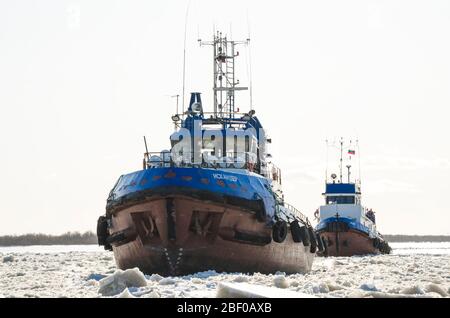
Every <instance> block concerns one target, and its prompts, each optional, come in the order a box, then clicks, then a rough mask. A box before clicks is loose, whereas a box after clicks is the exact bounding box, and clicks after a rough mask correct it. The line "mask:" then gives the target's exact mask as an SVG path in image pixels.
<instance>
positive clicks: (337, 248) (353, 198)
mask: <svg viewBox="0 0 450 318" xmlns="http://www.w3.org/2000/svg"><path fill="white" fill-rule="evenodd" d="M339 143H340V176H339V179H338V176H337V175H336V174H335V173H333V174H331V180H329V179H328V175H327V177H326V181H325V192H324V193H323V196H324V197H325V204H324V205H322V206H320V208H319V209H318V210H316V212H315V217H316V219H317V220H318V222H319V223H318V225H317V226H316V232H317V233H318V234H319V236H320V238H321V240H322V241H323V244H324V247H325V251H324V253H322V254H324V255H325V256H353V255H365V254H380V253H382V254H389V253H390V252H391V248H390V246H389V244H388V243H387V242H386V241H385V240H384V239H383V236H382V235H381V234H380V233H379V232H378V231H377V226H376V221H375V212H374V211H373V210H372V209H367V208H365V207H364V206H363V205H362V203H361V181H360V180H357V179H355V180H354V181H352V180H351V171H350V169H351V164H350V162H351V158H352V157H353V156H355V155H356V151H355V150H354V149H352V148H351V147H350V148H346V151H347V154H348V155H349V160H348V161H349V164H348V165H346V168H347V182H344V180H343V176H342V166H343V153H344V148H345V147H344V141H343V139H342V138H341V140H340V142H339Z"/></svg>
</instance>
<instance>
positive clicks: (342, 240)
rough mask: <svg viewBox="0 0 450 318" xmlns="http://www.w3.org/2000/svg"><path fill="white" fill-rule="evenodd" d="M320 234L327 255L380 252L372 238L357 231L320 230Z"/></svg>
mask: <svg viewBox="0 0 450 318" xmlns="http://www.w3.org/2000/svg"><path fill="white" fill-rule="evenodd" d="M320 236H321V238H322V240H323V242H324V244H326V246H327V249H326V254H327V256H353V255H366V254H380V253H381V252H380V250H379V249H378V248H376V247H375V246H374V239H372V238H370V237H369V236H368V235H367V234H365V233H361V232H359V231H354V230H349V231H347V232H338V233H336V232H322V233H320Z"/></svg>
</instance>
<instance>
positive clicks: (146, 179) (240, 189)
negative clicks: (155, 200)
mask: <svg viewBox="0 0 450 318" xmlns="http://www.w3.org/2000/svg"><path fill="white" fill-rule="evenodd" d="M164 187H180V188H181V187H182V188H192V190H193V191H197V190H200V191H209V192H211V193H214V194H218V195H226V196H229V197H237V198H241V199H246V200H262V201H263V202H264V207H265V210H266V215H267V216H268V217H269V218H270V219H272V218H273V217H274V215H275V199H274V196H273V194H272V193H271V192H270V191H269V190H268V189H270V184H269V181H268V180H267V179H266V178H264V177H262V176H260V175H258V174H255V173H251V172H249V171H248V170H244V169H242V170H237V169H236V170H229V169H227V170H226V169H208V168H175V167H167V168H152V169H146V170H140V171H136V172H133V173H129V174H126V175H123V176H121V177H120V178H119V180H118V181H117V184H116V185H115V186H114V188H113V189H112V190H111V193H110V197H109V199H108V201H110V200H113V201H115V200H119V199H120V198H122V197H125V196H128V195H130V194H132V193H137V192H141V191H146V190H152V189H160V188H164Z"/></svg>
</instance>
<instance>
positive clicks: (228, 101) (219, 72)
mask: <svg viewBox="0 0 450 318" xmlns="http://www.w3.org/2000/svg"><path fill="white" fill-rule="evenodd" d="M198 41H199V43H200V45H212V46H213V54H214V64H213V65H214V70H213V76H214V78H213V83H214V84H213V91H214V101H213V105H214V118H224V119H232V118H234V113H235V112H236V109H235V92H236V91H241V90H247V89H248V88H247V87H238V85H239V80H237V79H236V75H235V58H236V57H237V56H239V52H238V51H236V49H235V48H236V45H239V44H248V43H249V41H250V39H247V40H246V41H232V40H229V39H228V38H227V36H226V35H225V36H223V35H222V32H219V31H218V32H217V33H216V34H214V38H213V41H202V40H200V39H199V40H198Z"/></svg>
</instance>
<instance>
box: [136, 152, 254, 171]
mask: <svg viewBox="0 0 450 318" xmlns="http://www.w3.org/2000/svg"><path fill="white" fill-rule="evenodd" d="M193 153H194V152H185V153H183V154H181V155H179V157H178V158H177V159H174V158H173V154H172V152H170V151H168V152H146V153H144V167H143V168H144V169H152V168H157V167H161V166H170V167H199V166H200V167H206V168H229V169H232V168H234V169H248V170H250V171H254V172H259V165H258V158H257V156H256V154H254V153H252V152H235V153H233V156H232V157H230V156H224V157H215V156H212V155H210V157H209V158H208V156H205V153H201V162H199V163H193V162H191V158H192V154H193ZM243 155H244V156H243ZM186 158H187V159H188V160H186ZM224 158H226V159H224Z"/></svg>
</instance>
